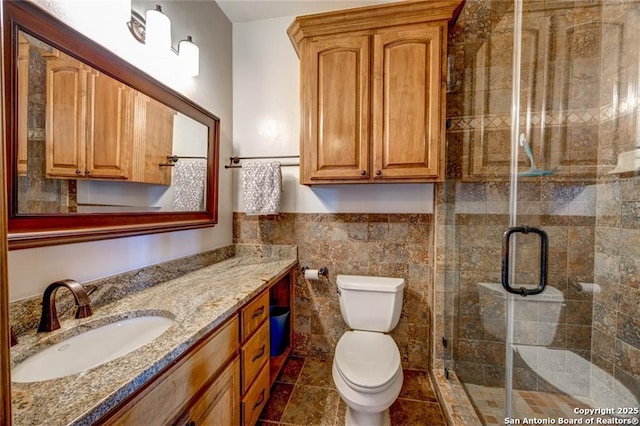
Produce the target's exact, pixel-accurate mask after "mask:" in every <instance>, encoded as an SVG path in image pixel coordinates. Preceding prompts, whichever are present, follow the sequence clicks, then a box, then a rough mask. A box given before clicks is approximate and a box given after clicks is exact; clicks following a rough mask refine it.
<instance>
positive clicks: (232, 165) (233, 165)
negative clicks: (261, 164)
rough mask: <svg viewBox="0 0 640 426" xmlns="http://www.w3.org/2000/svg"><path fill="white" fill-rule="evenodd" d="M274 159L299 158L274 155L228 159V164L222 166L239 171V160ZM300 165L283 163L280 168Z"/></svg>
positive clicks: (296, 156) (298, 164)
mask: <svg viewBox="0 0 640 426" xmlns="http://www.w3.org/2000/svg"><path fill="white" fill-rule="evenodd" d="M276 158H300V156H299V155H275V156H270V157H238V156H235V157H229V164H228V165H226V166H224V168H225V169H241V168H242V166H239V165H238V164H240V161H241V160H270V159H276ZM298 166H300V163H295V164H294V163H285V164H281V165H280V167H298Z"/></svg>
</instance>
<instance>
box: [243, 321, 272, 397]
mask: <svg viewBox="0 0 640 426" xmlns="http://www.w3.org/2000/svg"><path fill="white" fill-rule="evenodd" d="M240 358H241V360H242V394H243V395H244V394H245V393H246V392H247V389H248V388H249V385H251V383H252V382H253V379H255V378H256V376H257V375H258V372H259V371H260V369H261V368H262V366H263V365H264V363H265V362H267V360H268V359H269V321H265V322H264V323H263V324H262V326H261V327H260V328H259V329H258V331H257V332H256V333H255V334H254V335H253V337H251V339H249V341H248V342H247V343H246V344H245V345H244V346H243V347H242V349H240Z"/></svg>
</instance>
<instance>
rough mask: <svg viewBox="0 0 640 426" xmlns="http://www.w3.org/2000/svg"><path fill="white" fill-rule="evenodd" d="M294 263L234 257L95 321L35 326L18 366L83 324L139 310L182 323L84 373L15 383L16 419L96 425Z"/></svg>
mask: <svg viewBox="0 0 640 426" xmlns="http://www.w3.org/2000/svg"><path fill="white" fill-rule="evenodd" d="M296 262H297V259H296V258H295V257H287V258H274V257H262V256H247V255H243V256H236V257H232V258H230V259H227V260H223V261H221V262H219V263H215V264H213V265H210V266H207V267H204V268H202V269H199V270H196V271H193V272H190V273H188V274H186V275H183V276H181V277H179V278H175V279H171V280H169V281H166V282H164V283H161V284H157V285H155V286H153V287H150V288H148V289H146V290H143V291H140V292H137V293H133V294H130V295H128V296H126V297H124V298H122V299H119V300H117V301H114V302H112V303H109V304H107V305H104V306H101V307H98V308H96V309H94V313H93V315H92V316H91V317H89V318H85V319H70V320H67V321H63V322H62V323H61V329H60V330H56V331H54V332H51V333H46V334H43V333H40V334H36V333H35V330H33V331H32V332H29V333H26V334H25V335H23V336H20V344H19V345H18V346H15V347H14V348H12V351H11V356H12V366H13V365H14V363H15V362H16V361H20V360H21V359H23V358H25V357H26V356H27V355H28V354H29V352H33V348H34V346H39V345H45V346H46V345H49V344H55V343H57V342H58V341H59V340H61V339H64V338H67V337H69V336H71V335H73V334H77V329H78V326H86V327H84V328H85V329H86V328H87V327H88V328H92V327H93V326H99V325H103V324H106V323H109V322H115V321H117V320H120V319H124V318H131V317H136V316H141V315H164V316H168V317H170V318H173V319H175V321H176V322H175V324H174V325H172V326H171V328H169V329H168V330H167V331H166V332H165V333H164V334H162V335H161V336H160V337H158V338H156V339H155V340H153V341H152V342H151V343H149V344H147V345H144V346H142V347H140V348H138V349H136V350H134V351H133V352H130V353H129V354H127V355H124V356H122V357H120V358H117V359H115V360H113V361H110V362H108V363H106V364H103V365H101V366H99V367H96V368H93V369H90V370H88V371H86V372H83V373H81V374H75V375H72V376H67V377H61V378H58V379H52V380H47V381H42V382H34V383H15V382H14V383H12V401H13V405H12V409H13V423H14V424H15V425H42V424H48V425H67V424H74V425H75V424H77V425H84V424H93V423H95V422H96V421H97V420H99V419H100V417H101V416H103V415H104V414H105V413H107V412H108V411H109V410H110V409H111V408H113V407H115V406H116V405H117V404H118V403H120V402H121V401H123V400H124V399H125V398H126V397H127V396H129V395H131V394H132V393H134V392H135V391H136V390H138V389H140V388H141V387H142V386H143V385H144V384H145V383H147V382H148V381H149V379H150V378H152V377H153V376H154V375H156V374H157V373H158V372H159V371H161V370H162V369H163V368H164V367H166V366H167V365H169V364H171V362H172V361H174V360H175V359H176V358H178V357H179V356H180V355H182V354H184V353H185V352H186V351H187V350H188V349H189V348H190V347H191V346H192V345H193V344H195V343H196V342H197V341H198V340H200V339H201V338H202V337H203V336H204V335H206V334H207V333H208V332H210V331H211V330H213V329H215V328H216V327H217V326H219V325H220V324H222V323H223V322H224V321H225V320H226V319H228V318H229V317H231V315H232V314H233V313H234V312H236V311H237V310H238V309H239V308H240V307H241V306H242V305H244V304H245V303H246V302H248V301H249V300H250V299H251V298H252V297H253V296H255V295H257V294H258V293H260V292H261V291H262V290H263V289H264V288H266V286H267V284H268V283H269V282H270V281H272V280H273V279H274V278H276V277H278V276H279V275H281V274H283V273H285V272H286V271H287V270H288V269H289V268H291V267H293V266H294V265H295V264H296ZM82 328H83V327H80V329H82ZM47 342H48V343H47Z"/></svg>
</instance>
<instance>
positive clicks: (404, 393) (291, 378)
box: [258, 357, 447, 426]
mask: <svg viewBox="0 0 640 426" xmlns="http://www.w3.org/2000/svg"><path fill="white" fill-rule="evenodd" d="M345 411H346V405H345V403H344V402H343V401H342V400H341V399H340V395H338V392H337V391H336V389H335V386H334V385H333V378H332V377H331V361H324V360H319V359H313V358H301V357H289V359H288V360H287V362H286V363H285V365H284V368H283V369H282V372H281V373H280V375H279V376H278V378H277V379H276V382H275V383H274V385H273V387H272V388H271V397H270V398H269V402H268V403H267V405H266V407H265V408H264V410H263V412H262V413H261V415H260V420H259V421H258V425H262V426H275V425H300V426H302V425H304V426H316V425H327V426H333V425H335V426H338V425H344V416H345ZM390 412H391V424H392V425H393V426H405V425H406V426H410V425H421V426H422V425H433V426H441V425H446V424H447V423H446V421H445V419H444V416H443V414H442V410H441V409H440V405H439V404H438V401H437V399H436V396H435V393H434V390H433V386H432V384H431V380H430V378H429V375H428V373H427V372H426V371H418V370H404V383H403V385H402V390H401V392H400V396H399V398H398V399H397V400H396V402H395V403H394V404H393V405H392V406H391V408H390Z"/></svg>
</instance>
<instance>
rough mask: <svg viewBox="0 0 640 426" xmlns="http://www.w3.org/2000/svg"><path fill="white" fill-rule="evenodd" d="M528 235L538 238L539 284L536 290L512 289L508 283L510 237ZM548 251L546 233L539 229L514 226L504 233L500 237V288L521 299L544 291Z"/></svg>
mask: <svg viewBox="0 0 640 426" xmlns="http://www.w3.org/2000/svg"><path fill="white" fill-rule="evenodd" d="M517 233H520V234H529V233H534V234H537V235H538V236H539V237H540V283H539V284H538V287H536V288H532V289H531V288H524V287H520V288H514V287H512V286H511V283H510V282H509V274H510V271H509V252H510V249H511V247H510V243H511V236H512V235H513V234H517ZM548 250H549V237H548V236H547V233H546V232H544V231H543V230H542V229H540V228H535V227H533V226H527V225H523V226H514V227H512V228H508V229H507V230H506V231H504V234H503V235H502V287H504V289H505V290H507V291H508V292H509V293H513V294H519V295H520V296H522V297H525V296H529V295H531V294H540V293H542V292H543V291H544V288H545V287H546V285H547V252H548Z"/></svg>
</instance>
